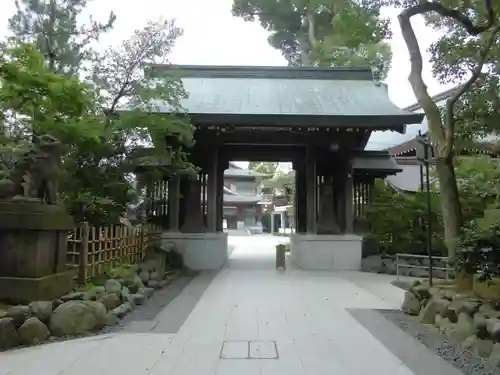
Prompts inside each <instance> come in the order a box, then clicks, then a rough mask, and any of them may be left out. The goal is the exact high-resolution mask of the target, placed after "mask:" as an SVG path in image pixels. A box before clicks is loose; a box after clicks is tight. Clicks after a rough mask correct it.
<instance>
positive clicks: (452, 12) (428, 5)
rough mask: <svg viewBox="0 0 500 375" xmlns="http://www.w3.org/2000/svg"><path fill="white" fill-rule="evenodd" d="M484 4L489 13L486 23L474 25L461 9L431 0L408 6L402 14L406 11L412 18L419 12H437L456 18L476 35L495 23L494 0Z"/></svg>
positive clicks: (486, 0)
mask: <svg viewBox="0 0 500 375" xmlns="http://www.w3.org/2000/svg"><path fill="white" fill-rule="evenodd" d="M484 5H485V8H486V12H487V13H488V16H487V21H486V23H485V24H484V25H477V26H476V25H474V23H473V21H472V20H471V19H470V18H469V17H467V16H466V15H465V14H463V13H461V12H460V11H458V10H456V9H449V8H446V7H445V6H444V5H441V4H439V3H434V2H429V1H426V0H423V1H422V2H420V4H418V5H415V6H413V7H411V8H408V9H407V10H405V11H403V12H402V13H401V14H403V13H404V14H405V16H406V17H407V18H411V17H413V16H416V15H417V14H424V13H428V12H436V13H437V14H439V15H441V16H443V17H447V18H452V19H454V20H455V21H456V22H458V23H459V24H460V25H462V26H463V27H464V28H465V30H466V31H467V33H469V34H470V35H473V36H475V35H479V34H481V33H484V32H485V31H487V30H489V29H490V28H491V27H492V26H493V24H494V23H495V11H494V9H493V5H492V0H484Z"/></svg>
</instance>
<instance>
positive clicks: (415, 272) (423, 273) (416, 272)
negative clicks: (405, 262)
mask: <svg viewBox="0 0 500 375" xmlns="http://www.w3.org/2000/svg"><path fill="white" fill-rule="evenodd" d="M410 276H413V277H421V278H424V277H429V271H427V270H426V269H424V268H410Z"/></svg>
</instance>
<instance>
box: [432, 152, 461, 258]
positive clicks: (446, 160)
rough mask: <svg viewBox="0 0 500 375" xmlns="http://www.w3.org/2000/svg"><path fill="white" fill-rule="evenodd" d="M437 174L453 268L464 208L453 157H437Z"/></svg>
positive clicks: (445, 231)
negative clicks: (461, 204) (461, 202)
mask: <svg viewBox="0 0 500 375" xmlns="http://www.w3.org/2000/svg"><path fill="white" fill-rule="evenodd" d="M436 172H437V175H438V180H439V191H440V193H441V212H442V216H443V227H444V242H445V244H446V247H447V249H448V257H449V261H450V264H451V265H452V266H453V265H454V263H455V258H456V249H457V241H458V239H459V237H460V226H461V225H462V208H461V206H460V199H459V198H460V197H459V194H458V187H457V178H456V176H455V168H454V166H453V158H452V157H451V156H450V157H442V156H437V157H436Z"/></svg>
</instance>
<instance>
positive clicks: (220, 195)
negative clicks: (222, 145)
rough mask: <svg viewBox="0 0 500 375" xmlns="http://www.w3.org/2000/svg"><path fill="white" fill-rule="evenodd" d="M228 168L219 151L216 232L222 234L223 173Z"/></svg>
mask: <svg viewBox="0 0 500 375" xmlns="http://www.w3.org/2000/svg"><path fill="white" fill-rule="evenodd" d="M228 167H229V163H228V162H227V161H226V160H224V159H223V158H222V155H221V154H220V150H219V157H218V163H217V232H223V231H224V228H223V222H224V171H225V170H226V169H227V168H228Z"/></svg>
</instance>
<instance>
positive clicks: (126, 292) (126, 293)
mask: <svg viewBox="0 0 500 375" xmlns="http://www.w3.org/2000/svg"><path fill="white" fill-rule="evenodd" d="M121 296H122V302H126V301H128V297H129V296H130V290H129V289H128V288H127V287H126V286H124V287H123V288H122V292H121Z"/></svg>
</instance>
